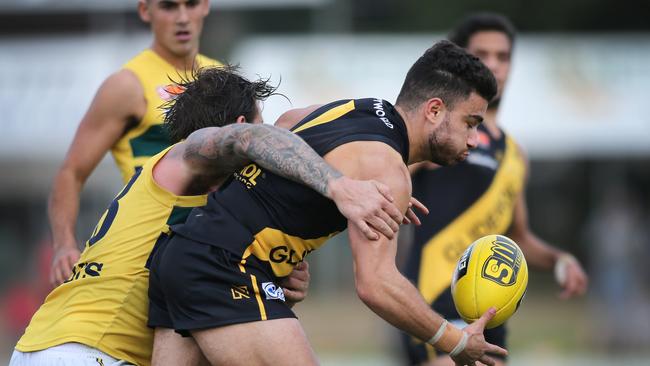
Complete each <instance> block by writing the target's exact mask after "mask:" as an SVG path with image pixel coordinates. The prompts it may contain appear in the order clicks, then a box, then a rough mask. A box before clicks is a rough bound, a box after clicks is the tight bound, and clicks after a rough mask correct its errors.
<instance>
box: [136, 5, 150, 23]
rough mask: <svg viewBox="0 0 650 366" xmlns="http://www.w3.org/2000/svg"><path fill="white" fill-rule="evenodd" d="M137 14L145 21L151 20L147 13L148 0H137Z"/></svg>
mask: <svg viewBox="0 0 650 366" xmlns="http://www.w3.org/2000/svg"><path fill="white" fill-rule="evenodd" d="M138 15H140V19H142V21H143V22H145V23H150V22H151V15H149V0H138Z"/></svg>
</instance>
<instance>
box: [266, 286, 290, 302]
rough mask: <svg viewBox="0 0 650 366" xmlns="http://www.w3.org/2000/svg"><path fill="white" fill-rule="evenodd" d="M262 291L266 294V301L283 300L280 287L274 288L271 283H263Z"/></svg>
mask: <svg viewBox="0 0 650 366" xmlns="http://www.w3.org/2000/svg"><path fill="white" fill-rule="evenodd" d="M262 290H264V293H265V294H266V299H267V300H282V301H285V300H284V292H283V291H282V287H279V286H276V285H275V283H273V282H263V283H262Z"/></svg>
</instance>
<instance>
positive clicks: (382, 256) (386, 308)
mask: <svg viewBox="0 0 650 366" xmlns="http://www.w3.org/2000/svg"><path fill="white" fill-rule="evenodd" d="M326 160H327V161H328V162H329V163H331V164H332V165H333V166H335V167H336V168H338V169H340V170H341V172H343V173H344V174H346V175H349V176H350V177H354V178H357V179H370V178H372V179H377V180H379V181H381V182H383V183H385V184H386V185H388V186H389V187H390V188H391V191H392V192H393V194H394V195H395V202H396V205H397V207H398V208H399V209H400V210H401V211H405V210H406V209H407V207H408V202H409V198H410V194H411V187H410V184H411V183H410V179H409V174H408V170H407V169H406V167H405V166H404V164H403V163H402V161H401V156H400V155H399V154H398V153H397V152H395V151H393V150H392V149H391V148H390V147H388V146H387V145H385V144H383V143H381V142H374V141H373V142H365V141H364V142H361V141H357V142H353V143H348V144H345V145H343V146H340V147H338V148H337V149H335V150H333V151H332V152H330V153H329V154H328V155H327V156H326ZM348 234H349V238H350V247H351V249H352V256H353V260H354V278H355V286H356V290H357V294H358V296H359V298H360V299H361V300H362V301H363V302H364V304H366V306H368V307H369V308H370V309H371V310H372V311H373V312H375V313H376V314H377V315H379V316H380V317H382V318H383V319H384V320H386V321H387V322H389V323H391V324H392V325H394V326H395V327H397V328H399V329H402V330H403V331H405V332H407V333H409V334H411V335H413V336H415V337H417V338H419V339H421V340H423V341H428V342H429V343H430V344H432V345H433V346H434V347H436V348H437V349H439V350H442V351H445V352H451V354H452V357H454V360H456V361H461V362H463V361H465V362H466V363H469V364H472V363H471V362H474V361H476V360H480V361H481V362H483V363H485V364H488V365H493V364H494V363H493V360H492V359H490V358H489V357H488V356H486V355H485V352H495V353H498V354H504V353H505V350H502V349H501V348H499V347H497V346H494V345H491V344H489V343H487V342H485V339H484V338H483V327H484V326H485V323H486V322H487V321H488V320H489V319H490V318H491V317H492V316H494V313H493V312H492V313H486V314H484V316H483V317H482V318H481V320H480V321H477V322H475V323H474V324H472V325H470V326H468V327H467V328H465V330H464V331H462V330H460V329H458V328H456V327H454V326H452V325H451V324H447V323H446V322H445V320H444V319H443V318H442V317H441V316H440V315H438V314H437V313H435V312H434V311H433V310H431V307H430V306H429V305H428V304H427V303H426V301H425V300H424V299H423V298H422V296H421V295H420V293H419V292H418V290H417V289H416V288H415V287H414V286H413V284H411V283H410V282H409V281H408V280H407V279H406V278H405V277H404V276H403V275H402V274H400V273H399V271H398V270H397V267H396V265H395V256H396V252H397V240H396V239H388V238H386V237H382V238H380V239H379V240H377V241H368V240H367V239H366V238H365V237H364V236H363V235H361V233H360V232H359V231H358V230H357V229H356V227H354V226H353V225H349V226H348ZM438 330H440V332H438ZM436 334H439V336H437V335H436Z"/></svg>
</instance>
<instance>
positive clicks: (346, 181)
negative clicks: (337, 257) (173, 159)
mask: <svg viewBox="0 0 650 366" xmlns="http://www.w3.org/2000/svg"><path fill="white" fill-rule="evenodd" d="M183 145H184V152H183V160H184V162H185V164H186V165H187V166H188V167H189V170H190V171H192V172H193V174H194V175H195V176H199V175H205V174H206V173H205V172H209V173H208V174H210V175H211V176H212V177H213V179H214V180H215V181H220V180H222V179H223V178H225V177H227V176H229V175H230V174H232V173H233V172H235V171H237V170H238V169H241V168H242V167H244V166H245V165H246V164H247V163H249V162H250V161H251V160H252V161H255V162H256V163H257V164H259V165H260V166H262V167H263V168H265V169H268V170H269V171H271V172H273V173H275V174H278V175H281V176H284V177H287V178H288V179H291V180H294V181H296V182H298V183H301V184H304V185H306V186H308V187H310V188H312V189H313V190H315V191H317V192H319V193H320V194H322V195H323V196H325V197H327V198H330V199H331V200H333V201H334V202H335V203H336V205H337V207H338V208H339V210H340V211H341V212H342V213H343V215H345V217H347V218H348V219H350V220H351V221H353V222H354V223H355V224H356V225H357V226H358V227H359V228H360V230H361V231H362V232H363V233H364V235H365V236H366V237H368V238H370V239H377V238H378V237H379V235H378V234H377V233H375V232H374V231H373V230H372V229H371V228H370V226H372V228H374V229H375V230H378V231H379V232H381V233H383V234H384V235H387V236H388V237H393V236H394V234H395V232H397V230H398V228H399V224H400V223H401V222H402V219H403V216H402V213H401V212H400V211H399V210H397V208H396V207H395V206H394V205H393V204H391V201H392V197H391V195H390V193H389V190H388V188H387V187H386V186H384V185H382V184H380V183H378V182H374V181H369V182H360V181H355V180H353V179H350V178H347V177H345V176H343V175H342V174H341V173H340V172H338V171H337V170H336V169H334V168H332V167H331V166H329V165H328V164H327V163H326V162H325V161H324V160H323V158H321V157H320V156H319V155H318V154H317V153H316V152H315V151H314V150H313V149H312V148H311V147H309V145H307V144H306V143H305V142H304V141H303V140H302V139H301V138H300V137H298V136H297V135H295V134H293V133H291V132H289V131H287V130H285V129H282V128H276V127H273V126H268V125H259V124H258V125H251V124H242V123H239V124H233V125H229V126H226V127H221V128H218V127H211V128H205V129H201V130H199V131H196V132H194V133H192V135H190V136H189V137H188V139H187V140H186V142H185V143H184V144H183Z"/></svg>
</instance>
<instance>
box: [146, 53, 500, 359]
mask: <svg viewBox="0 0 650 366" xmlns="http://www.w3.org/2000/svg"><path fill="white" fill-rule="evenodd" d="M495 93H496V83H495V81H494V78H493V76H492V74H491V73H490V72H489V70H488V69H487V68H486V67H485V66H484V65H483V64H481V63H480V61H478V59H477V58H475V57H472V56H470V55H468V54H467V53H466V52H464V51H463V50H462V49H460V48H459V47H457V46H454V45H453V44H451V43H449V42H440V43H438V44H436V45H434V46H433V47H431V48H430V49H429V50H427V51H426V52H425V53H424V55H423V56H422V57H420V58H419V59H418V60H417V61H416V62H415V64H414V65H413V66H412V67H411V69H410V70H409V72H408V74H407V76H406V80H405V82H404V86H403V87H402V90H401V92H400V94H399V96H398V99H397V102H396V104H395V105H392V104H390V103H389V102H387V101H384V100H381V99H352V100H350V99H346V100H340V101H336V102H333V103H330V104H327V105H325V106H322V107H320V108H317V109H315V110H313V111H312V113H310V114H309V115H308V116H306V117H305V118H303V119H302V120H301V121H300V122H298V123H297V124H295V122H294V125H293V127H292V131H293V132H295V133H296V134H297V135H298V136H300V137H302V138H303V139H304V140H305V141H306V142H307V143H308V144H309V145H310V146H311V147H313V148H314V149H315V150H316V151H317V152H318V153H319V154H321V155H322V156H323V157H324V158H325V160H326V161H327V162H328V163H330V164H332V166H334V167H336V168H337V169H339V170H340V171H341V172H344V174H346V175H349V176H351V177H355V178H360V179H367V178H373V179H377V180H380V181H382V182H384V183H385V184H387V185H388V186H389V187H390V188H391V191H392V193H393V195H394V198H395V202H396V204H397V206H398V207H399V208H400V210H402V212H405V211H406V209H407V206H408V202H409V199H410V194H411V189H410V179H409V175H408V169H407V164H409V163H415V162H418V161H424V160H430V161H435V162H437V163H440V164H444V165H446V164H453V163H455V162H457V161H461V160H462V159H463V158H464V157H465V156H466V154H467V151H468V149H470V148H472V147H474V146H475V145H476V138H477V130H476V128H477V126H478V124H480V122H481V120H482V118H483V117H482V116H483V114H484V113H485V110H486V107H487V101H488V100H490V99H491V98H492V97H493V95H494V94H495ZM287 125H291V123H287ZM346 227H347V228H348V235H349V237H350V246H351V248H352V255H353V259H354V264H355V271H354V274H355V284H356V287H357V293H358V295H359V297H360V298H361V300H362V301H364V303H365V304H366V305H367V306H368V307H370V308H371V309H372V310H373V311H374V312H376V313H377V314H379V315H380V316H381V317H382V318H384V319H386V320H387V321H389V322H390V323H392V324H394V325H395V326H397V327H399V328H401V329H403V330H405V331H407V332H409V333H411V334H413V335H414V336H416V337H418V338H420V339H423V340H429V341H430V342H431V343H432V344H434V345H435V346H436V347H438V348H440V349H441V350H446V351H451V352H452V353H453V354H454V357H455V359H456V360H457V361H458V362H463V363H464V364H465V363H473V362H474V361H476V360H481V361H483V362H489V360H488V359H487V358H486V356H485V352H486V351H492V352H497V353H499V354H503V353H505V350H503V349H501V348H498V347H496V346H493V345H490V344H488V343H486V342H485V340H484V339H483V335H482V333H483V327H484V325H485V323H486V322H487V321H488V319H490V318H491V316H493V315H494V311H488V312H486V313H485V314H484V315H483V316H482V318H481V319H480V320H479V321H477V322H475V323H474V324H472V325H471V326H469V327H467V328H465V329H464V330H460V329H458V328H456V327H454V326H452V325H449V324H448V323H447V322H446V321H444V319H443V318H441V317H440V316H439V315H438V314H436V313H434V312H433V311H431V309H430V307H429V305H428V304H427V303H426V302H425V301H424V300H423V299H422V298H421V297H420V296H419V294H418V292H417V289H415V288H414V287H413V286H412V285H410V283H409V282H408V280H407V279H406V278H404V277H403V276H402V275H401V274H400V273H399V272H398V271H397V269H396V267H395V252H396V238H392V239H389V238H386V237H383V236H382V237H381V238H380V239H379V240H377V241H374V242H373V241H369V240H367V238H365V237H364V236H363V235H362V234H361V232H360V231H359V230H358V229H357V228H356V227H355V226H354V225H350V223H349V222H348V223H347V225H346V220H345V219H344V218H343V217H342V216H341V214H340V213H339V212H338V211H337V210H336V208H335V207H334V205H332V204H331V203H330V202H328V201H327V200H324V199H322V197H320V196H319V195H318V194H317V193H316V192H314V191H312V190H311V189H309V188H307V187H304V186H301V185H298V184H295V183H293V182H290V181H288V180H286V179H284V178H280V177H278V176H277V175H275V174H273V173H271V172H269V171H268V170H267V169H264V168H263V167H260V166H258V165H257V164H251V165H249V166H246V167H244V168H243V169H242V170H240V171H239V173H238V174H236V175H235V176H234V177H233V178H232V179H230V181H229V182H228V183H227V184H225V185H224V186H222V187H221V188H220V189H219V191H217V192H214V193H212V194H210V196H209V198H208V203H207V205H206V206H204V207H202V208H197V209H194V210H192V212H191V213H190V215H189V216H188V219H187V221H186V222H185V223H183V224H179V225H174V226H172V236H171V238H170V239H169V240H167V241H165V242H163V243H161V246H160V247H159V249H158V250H157V251H156V253H154V255H153V258H152V262H151V280H150V288H149V299H150V312H149V324H150V325H151V326H155V327H160V326H162V327H173V328H174V329H176V330H177V331H178V332H180V333H182V334H184V335H190V336H191V337H193V338H194V339H195V340H196V341H197V344H198V345H199V347H200V348H201V351H202V352H203V354H204V355H205V356H206V357H207V359H208V360H209V361H210V363H211V364H213V365H233V366H237V365H260V364H272V365H314V364H317V361H316V359H315V356H314V354H313V352H312V350H311V347H310V346H309V343H308V341H307V339H306V337H305V335H304V332H303V331H302V328H301V326H300V324H299V323H298V322H297V320H296V319H295V316H294V314H293V313H292V311H291V309H290V308H289V307H288V306H287V305H286V302H285V299H284V297H283V295H282V292H281V290H280V285H279V282H280V281H281V280H282V279H283V278H284V276H286V275H287V274H288V273H289V272H290V271H291V269H292V268H293V267H294V266H296V265H297V264H298V263H300V262H301V261H302V260H303V259H304V258H305V256H306V255H307V254H308V253H310V252H312V251H314V250H317V249H318V248H319V247H320V246H322V245H323V244H324V243H325V241H326V240H327V239H328V238H330V237H331V236H332V235H334V234H336V233H337V232H340V231H342V230H344V229H345V228H346ZM159 352H161V353H162V352H172V353H174V354H183V353H184V350H183V349H182V348H180V347H174V346H173V345H170V344H168V343H167V342H165V340H164V339H159V338H158V337H157V336H156V340H155V342H154V365H156V364H157V363H156V362H155V361H156V359H157V356H156V355H157V354H158V353H159ZM158 364H163V362H161V363H158Z"/></svg>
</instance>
